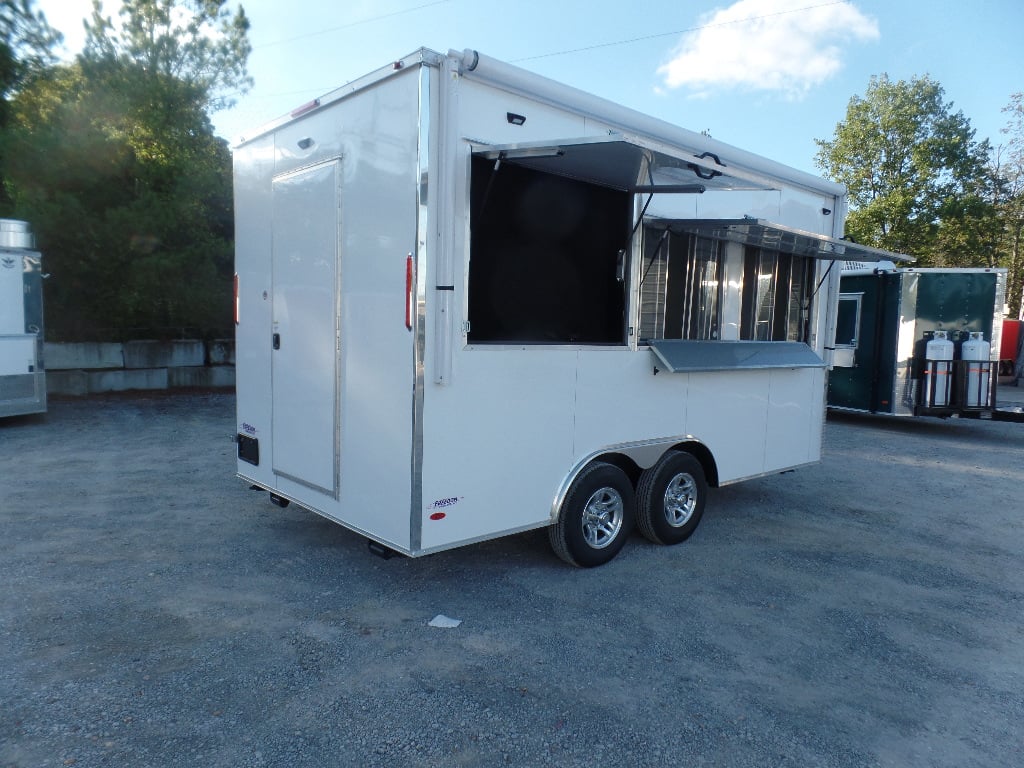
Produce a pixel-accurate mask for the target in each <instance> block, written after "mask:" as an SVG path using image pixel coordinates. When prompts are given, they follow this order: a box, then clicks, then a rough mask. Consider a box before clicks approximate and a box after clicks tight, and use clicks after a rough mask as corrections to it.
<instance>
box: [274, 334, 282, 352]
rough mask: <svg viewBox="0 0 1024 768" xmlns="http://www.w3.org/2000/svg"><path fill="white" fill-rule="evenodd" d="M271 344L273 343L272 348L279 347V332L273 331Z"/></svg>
mask: <svg viewBox="0 0 1024 768" xmlns="http://www.w3.org/2000/svg"><path fill="white" fill-rule="evenodd" d="M273 344H274V349H280V348H281V334H280V333H275V334H274V336H273Z"/></svg>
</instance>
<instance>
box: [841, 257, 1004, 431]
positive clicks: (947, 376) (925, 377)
mask: <svg viewBox="0 0 1024 768" xmlns="http://www.w3.org/2000/svg"><path fill="white" fill-rule="evenodd" d="M875 266H876V265H870V266H869V265H859V264H856V263H848V264H847V266H846V268H845V269H844V270H843V274H842V279H841V281H840V295H839V304H838V309H837V314H836V337H835V350H834V352H833V368H832V370H831V372H830V373H829V382H828V405H829V407H830V408H833V409H843V410H851V411H861V412H866V413H879V414H889V415H893V416H940V417H950V416H954V417H955V416H965V417H973V418H992V417H993V413H994V411H995V409H996V400H995V387H996V381H997V379H998V364H999V346H1000V344H999V342H1000V334H1001V331H1002V313H1003V302H1004V300H1005V291H1006V270H1005V269H917V268H912V267H899V268H898V267H896V266H895V265H894V264H891V263H890V264H888V265H886V264H884V263H883V264H879V265H877V266H878V267H881V268H873V267H875Z"/></svg>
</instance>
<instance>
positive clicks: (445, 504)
mask: <svg viewBox="0 0 1024 768" xmlns="http://www.w3.org/2000/svg"><path fill="white" fill-rule="evenodd" d="M462 498H463V497H462V496H449V497H448V498H447V499H438V500H437V501H435V502H434V503H433V504H431V505H430V506H428V507H427V509H435V510H441V509H447V508H449V507H454V506H455V505H456V504H458V503H459V502H460V501H462ZM446 516H447V515H446V514H445V513H444V512H434V513H433V514H432V515H430V519H431V520H435V521H436V520H444V519H445V517H446Z"/></svg>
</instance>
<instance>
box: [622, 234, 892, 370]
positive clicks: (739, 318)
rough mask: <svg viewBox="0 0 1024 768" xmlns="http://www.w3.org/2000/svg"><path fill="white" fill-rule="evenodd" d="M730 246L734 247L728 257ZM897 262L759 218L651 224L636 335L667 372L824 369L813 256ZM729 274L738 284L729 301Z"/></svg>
mask: <svg viewBox="0 0 1024 768" xmlns="http://www.w3.org/2000/svg"><path fill="white" fill-rule="evenodd" d="M727 243H734V244H736V245H734V246H733V247H732V248H731V249H729V255H728V256H727V255H726V254H725V251H726V249H725V244H727ZM737 246H738V247H737ZM894 256H896V255H895V254H892V253H890V252H888V251H882V250H879V249H876V248H870V247H866V246H862V245H859V244H856V243H852V242H848V241H844V240H837V239H835V238H832V237H827V236H824V235H817V234H814V233H811V232H805V231H802V230H798V229H794V228H791V227H785V226H780V225H778V224H774V223H771V222H767V221H763V220H758V219H730V220H723V219H706V220H694V219H678V220H667V219H651V220H648V221H647V222H645V229H644V249H643V259H644V263H643V265H642V266H643V269H642V274H643V279H642V280H641V284H640V339H641V341H642V342H646V343H647V344H648V345H649V346H650V348H651V351H652V353H653V354H654V356H655V358H656V359H657V361H658V363H657V366H658V367H659V369H660V370H665V371H668V372H693V371H718V370H729V369H754V368H806V367H824V365H825V364H824V361H823V360H822V359H821V358H820V357H819V356H818V355H817V354H816V353H815V352H814V350H812V349H811V347H810V346H809V345H808V344H809V339H810V332H811V329H810V327H809V326H810V318H811V316H812V314H811V306H812V302H814V301H815V298H816V294H817V286H816V284H815V264H816V260H819V259H822V260H828V261H832V262H834V261H836V260H840V259H844V260H845V259H850V258H855V259H858V260H861V261H882V260H892V259H893V258H894ZM897 258H898V257H897ZM726 274H728V275H729V277H728V281H729V282H731V283H733V284H737V285H738V286H739V287H738V291H737V293H736V295H735V296H734V297H733V299H732V301H731V302H730V301H729V300H728V298H727V297H725V295H724V291H725V288H724V284H725V283H726V281H727V278H726ZM725 313H731V316H729V317H725V316H723V315H724V314H725ZM726 323H733V324H735V328H736V331H735V336H736V337H738V338H735V337H734V338H730V339H728V340H722V339H721V337H720V329H721V328H722V326H723V325H724V324H726Z"/></svg>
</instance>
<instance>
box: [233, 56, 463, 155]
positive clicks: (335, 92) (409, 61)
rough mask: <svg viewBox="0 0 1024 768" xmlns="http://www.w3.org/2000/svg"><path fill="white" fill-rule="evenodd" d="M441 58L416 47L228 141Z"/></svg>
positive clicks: (243, 139) (253, 135) (237, 142)
mask: <svg viewBox="0 0 1024 768" xmlns="http://www.w3.org/2000/svg"><path fill="white" fill-rule="evenodd" d="M442 59H444V55H443V54H440V53H438V52H437V51H432V50H430V49H429V48H417V49H416V50H415V51H413V52H412V53H410V54H408V55H407V56H403V57H402V58H400V59H395V60H394V61H393V62H391V63H390V64H385V65H384V66H382V67H378V68H377V69H375V70H373V71H371V72H368V73H367V74H365V75H362V76H360V77H357V78H356V79H355V80H350V81H349V82H347V83H345V84H344V85H339V86H338V87H337V88H334V89H332V90H330V91H327V93H325V94H323V95H322V96H320V97H318V98H315V99H313V100H312V101H310V102H307V104H312V103H313V102H314V101H315V102H316V106H314V107H312V108H311V109H309V110H308V111H307V112H303V113H302V114H301V115H296V114H295V113H296V111H298V110H299V109H302V107H303V106H306V105H296V107H295V108H294V109H292V111H291V112H288V113H286V114H283V115H281V116H279V117H276V118H274V119H273V120H270V121H268V122H266V123H263V124H262V125H260V126H257V127H256V128H255V129H254V130H252V131H247V132H246V135H244V136H237V137H235V138H233V139H231V140H230V141H229V142H228V144H229V146H231V147H232V148H235V147H240V146H242V145H244V144H247V143H248V142H250V141H253V140H254V139H258V138H259V137H260V136H263V135H265V134H267V133H270V132H271V131H273V130H275V129H277V128H280V127H281V126H282V125H287V124H288V123H290V122H291V121H292V120H297V119H299V118H300V117H302V116H304V115H307V114H310V113H312V112H315V111H317V110H318V109H321V108H323V107H324V106H326V105H327V104H331V103H333V102H335V101H339V100H341V99H343V98H344V97H346V96H348V95H349V94H352V93H355V92H356V91H359V90H362V89H363V88H366V87H368V86H370V85H373V84H374V83H377V82H379V81H381V80H384V79H385V78H388V77H391V76H392V75H397V74H398V73H399V72H402V71H403V70H405V69H406V68H408V67H409V66H413V65H416V64H428V65H434V66H437V65H438V64H439V63H440V61H441V60H442Z"/></svg>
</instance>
